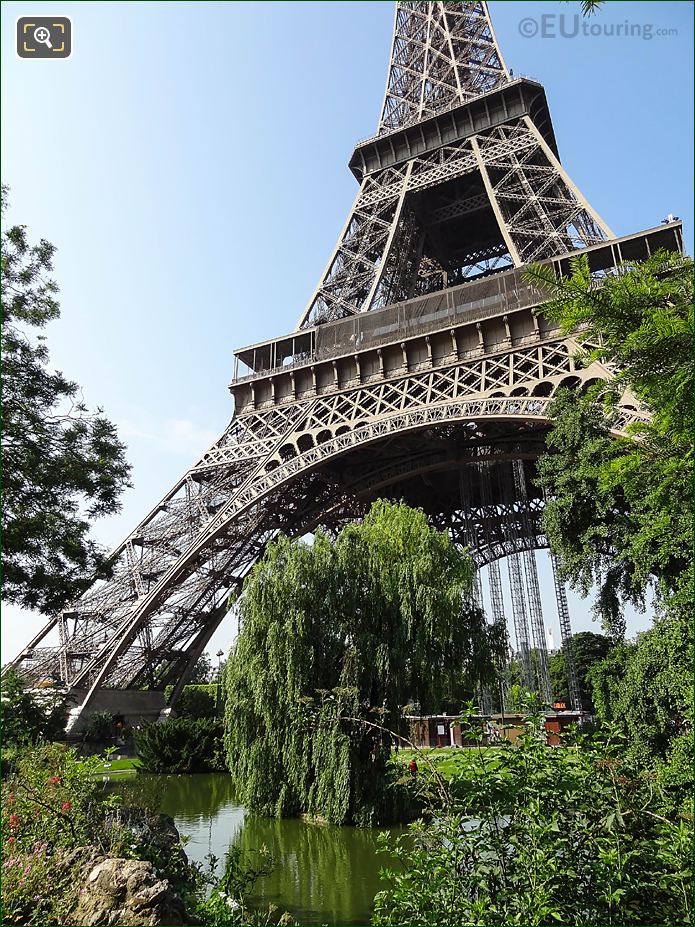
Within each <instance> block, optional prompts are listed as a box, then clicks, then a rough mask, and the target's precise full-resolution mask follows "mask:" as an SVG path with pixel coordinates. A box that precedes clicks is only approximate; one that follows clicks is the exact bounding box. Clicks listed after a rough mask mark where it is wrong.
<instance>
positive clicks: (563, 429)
mask: <svg viewBox="0 0 695 927" xmlns="http://www.w3.org/2000/svg"><path fill="white" fill-rule="evenodd" d="M572 266H573V276H572V277H571V278H570V279H567V280H555V279H554V278H553V276H552V271H551V270H549V269H548V268H534V269H533V271H532V272H531V274H530V276H531V278H532V279H533V280H534V281H535V282H536V283H537V282H541V283H542V284H544V285H545V286H547V287H548V288H549V289H550V290H551V292H552V293H553V294H554V295H555V297H556V299H555V301H554V302H553V303H551V304H549V305H547V306H544V308H543V312H544V313H545V314H547V315H549V316H550V317H551V318H552V319H554V320H555V321H557V322H558V323H559V324H560V325H561V327H562V329H563V330H564V331H566V332H567V333H571V332H574V331H576V330H577V329H579V330H580V332H579V335H578V337H579V338H580V340H581V341H582V342H584V343H586V344H589V345H600V347H596V348H592V349H590V350H587V352H586V354H585V359H586V360H587V361H590V360H595V359H599V360H603V361H604V362H607V363H609V364H611V365H614V366H615V367H616V368H617V369H618V370H619V374H618V376H617V378H616V380H615V381H614V382H613V384H612V385H611V386H605V387H601V388H596V389H594V390H591V391H589V393H588V394H587V395H584V396H577V395H575V394H573V393H571V392H570V391H568V390H564V391H559V392H558V394H557V396H556V398H555V400H554V401H553V403H552V405H551V409H550V411H551V415H552V416H553V419H554V428H553V431H552V432H551V434H550V436H549V438H548V451H547V453H546V454H545V455H544V456H543V457H542V458H541V459H540V461H539V464H538V472H539V482H540V483H541V485H542V486H543V488H544V489H545V490H546V492H547V494H548V497H549V501H548V504H547V506H546V509H545V512H544V516H543V521H544V527H545V531H546V534H547V535H548V538H549V540H550V543H551V546H552V547H553V549H554V550H555V552H556V553H557V554H558V556H559V558H560V564H561V568H562V572H563V573H564V575H565V576H566V577H567V578H568V579H569V581H570V582H571V583H572V584H573V585H574V586H575V588H577V589H579V590H580V591H581V592H582V593H584V594H587V593H588V592H589V590H590V589H591V587H592V586H593V585H594V584H596V585H597V586H598V589H599V595H598V599H597V602H596V609H597V611H598V613H599V614H600V616H601V618H602V620H603V622H604V626H605V628H606V630H607V631H608V632H609V633H610V634H611V635H613V636H614V637H615V638H616V639H620V637H622V634H623V632H624V615H623V608H624V604H625V603H626V602H633V603H634V604H635V605H637V606H638V607H640V606H642V605H643V604H644V603H645V601H646V597H647V593H648V591H649V590H650V589H651V590H652V591H653V593H654V600H655V611H656V617H655V620H654V625H653V627H652V628H651V629H650V630H649V631H648V632H647V633H645V634H644V635H642V636H641V637H640V638H639V640H638V641H637V644H636V646H635V647H634V648H623V649H620V650H617V651H615V652H613V653H611V654H609V655H608V657H607V659H606V662H605V663H604V664H603V665H602V666H600V667H595V668H594V669H593V670H592V671H591V678H592V685H593V687H594V701H595V704H596V708H597V711H598V713H599V715H600V716H601V717H602V718H604V719H609V718H612V719H615V720H616V721H617V722H619V723H620V724H621V725H623V727H624V730H625V731H626V733H627V734H628V736H629V743H630V751H631V754H632V755H633V756H635V757H638V758H639V759H640V761H641V762H642V763H643V764H645V765H649V764H650V763H652V761H654V762H657V763H659V762H662V761H663V760H664V758H665V757H666V756H668V755H670V754H671V752H672V750H673V749H675V746H674V744H673V739H674V738H677V737H680V736H681V735H682V733H683V731H684V730H687V728H688V727H689V726H690V725H691V724H692V582H693V567H692V527H693V523H692V460H693V441H692V428H693V408H692V388H693V359H692V345H693V306H692V292H693V289H692V272H693V266H692V261H691V260H690V259H688V258H682V257H681V256H679V255H672V254H668V255H667V254H664V253H659V254H656V255H654V256H653V257H652V258H650V259H649V260H648V261H645V262H644V263H642V264H639V265H636V266H628V267H625V268H624V272H623V273H621V274H620V275H618V276H615V277H608V278H605V279H604V280H603V281H602V283H601V286H596V285H595V281H593V280H592V278H591V274H590V272H589V269H588V264H587V260H586V257H579V258H577V259H576V260H575V261H574V262H573V265H572ZM580 360H581V358H580ZM626 389H628V390H630V391H631V393H632V395H633V397H635V398H636V399H637V400H638V401H639V402H640V403H641V404H642V405H643V407H644V408H645V409H646V410H647V411H648V412H649V413H650V419H649V421H647V422H644V423H642V424H640V425H639V426H633V434H632V437H630V438H616V437H615V436H613V435H612V434H611V432H610V426H611V422H612V417H613V414H614V408H615V403H616V400H617V398H618V395H619V393H620V392H621V391H623V390H626Z"/></svg>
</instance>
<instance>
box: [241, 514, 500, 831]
mask: <svg viewBox="0 0 695 927" xmlns="http://www.w3.org/2000/svg"><path fill="white" fill-rule="evenodd" d="M472 575H473V564H472V562H471V560H470V558H469V556H468V555H467V554H466V553H465V552H464V551H462V550H461V549H460V548H458V547H457V546H456V545H455V544H453V543H452V541H451V539H450V538H449V537H448V535H447V534H446V533H443V532H439V531H436V530H435V529H433V528H431V527H430V526H429V525H428V523H427V520H426V518H425V515H424V514H423V513H422V512H421V511H416V510H414V509H411V508H409V507H408V506H406V505H404V504H400V505H394V504H390V503H388V502H384V501H380V502H377V503H375V504H374V506H373V507H372V509H371V511H370V513H369V514H368V515H367V517H366V518H365V519H364V521H363V522H362V523H361V524H359V525H351V526H349V527H347V528H345V529H344V530H343V531H342V532H341V533H340V535H339V536H338V538H337V540H336V541H335V542H333V541H331V540H330V539H329V538H328V537H327V536H326V535H324V534H322V533H317V535H316V536H315V538H314V541H313V544H311V545H309V544H306V543H303V542H301V541H291V540H289V539H287V538H285V537H280V538H279V539H278V540H277V541H276V542H274V543H273V544H271V545H270V546H269V547H268V549H267V552H266V554H265V556H264V557H263V559H262V560H261V561H260V562H259V563H258V564H257V565H256V567H255V568H254V570H253V571H252V573H251V574H250V575H249V577H248V579H247V581H246V584H245V588H244V594H243V596H242V599H241V603H240V629H239V636H238V638H237V641H236V645H235V647H234V649H233V651H232V653H231V654H230V658H229V661H228V663H227V668H226V672H225V687H226V695H227V697H226V720H225V744H226V751H227V760H228V765H229V769H230V771H231V773H232V775H233V777H234V779H235V782H236V787H237V790H238V797H239V799H240V800H242V801H243V802H244V803H245V804H246V805H247V807H250V808H253V809H254V810H256V811H259V812H261V813H262V814H269V815H278V816H285V815H296V814H300V813H308V814H311V815H316V816H321V817H323V818H325V819H327V820H329V821H331V822H332V823H348V822H352V823H358V824H372V823H377V822H379V821H384V820H387V819H388V818H389V817H392V816H393V813H394V807H393V800H392V799H393V791H392V790H390V789H389V787H388V785H389V772H388V762H387V761H388V758H389V753H390V738H389V736H388V734H386V733H385V731H384V729H388V730H392V731H397V732H403V728H404V725H405V723H406V722H405V719H404V716H403V708H404V707H405V706H406V705H407V704H409V703H412V702H414V701H417V702H419V703H420V705H421V706H422V709H423V710H425V711H427V710H431V711H436V710H438V709H439V706H440V704H441V701H442V699H443V698H445V697H447V696H450V695H451V693H452V692H455V691H461V690H462V689H465V688H468V689H469V690H470V689H471V688H472V687H473V686H474V685H475V684H476V682H477V681H478V679H480V678H481V677H482V676H485V675H488V674H490V673H491V672H492V660H491V655H492V653H493V652H494V650H495V647H496V642H495V641H494V640H493V639H492V635H493V631H492V629H491V628H489V627H488V625H487V624H486V622H485V619H484V615H483V614H482V612H481V611H480V609H478V608H477V607H475V606H474V605H472V604H471V596H470V590H471V583H472Z"/></svg>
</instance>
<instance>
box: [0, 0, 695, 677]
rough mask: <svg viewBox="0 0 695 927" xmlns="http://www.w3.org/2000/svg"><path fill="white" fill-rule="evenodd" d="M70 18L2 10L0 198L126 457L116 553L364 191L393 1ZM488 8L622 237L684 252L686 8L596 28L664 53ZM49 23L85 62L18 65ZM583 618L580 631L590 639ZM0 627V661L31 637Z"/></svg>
mask: <svg viewBox="0 0 695 927" xmlns="http://www.w3.org/2000/svg"><path fill="white" fill-rule="evenodd" d="M59 7H60V8H59V9H58V10H57V9H56V7H55V4H53V3H49V4H47V3H31V4H27V3H24V2H22V3H17V2H5V3H3V5H2V118H3V130H4V131H3V133H2V179H3V181H4V182H5V183H8V184H9V185H10V186H11V188H12V193H11V203H12V208H11V213H10V216H9V219H10V221H12V222H19V223H23V224H26V225H27V226H28V227H29V230H30V233H31V235H32V236H34V237H35V238H38V237H45V238H47V239H48V240H49V241H51V242H53V243H54V244H56V245H57V247H58V249H59V250H58V254H57V258H56V271H55V276H56V278H57V280H58V282H59V283H60V287H61V304H62V317H61V319H60V320H59V321H57V322H55V323H53V324H52V325H51V326H50V328H49V330H48V343H49V346H50V349H51V354H52V361H53V363H54V365H55V366H56V367H58V368H59V369H62V370H63V371H64V372H65V373H66V374H67V375H69V376H70V377H71V378H73V379H76V380H77V381H78V382H79V383H81V384H82V386H83V390H84V397H85V400H86V401H87V403H88V404H90V405H102V406H103V407H104V408H105V410H106V412H107V414H108V415H109V416H110V417H111V418H112V419H113V420H114V421H115V422H116V423H118V425H119V427H120V431H121V435H122V437H123V438H124V440H125V441H126V442H127V444H128V448H129V450H128V454H129V459H130V460H131V462H132V463H133V481H134V487H133V489H131V490H130V491H129V492H128V493H127V494H126V496H125V498H124V504H123V510H122V512H121V514H119V515H117V516H114V517H112V518H110V519H108V520H104V521H102V522H99V523H97V525H96V526H95V535H96V537H97V538H98V539H99V540H101V541H102V542H103V543H105V544H108V545H109V546H111V545H114V544H116V543H117V542H118V541H119V540H120V539H121V538H122V536H124V535H125V534H126V533H127V532H128V530H129V529H130V528H131V527H133V526H134V524H135V523H136V522H137V521H138V520H139V519H140V518H141V517H142V516H143V515H144V514H145V512H146V511H148V510H149V509H150V508H151V506H152V505H153V504H154V503H155V502H156V501H157V499H159V497H160V496H161V495H163V493H164V492H165V491H166V490H167V488H168V487H169V486H170V485H171V483H173V481H174V480H176V478H177V477H178V476H179V475H180V474H181V473H182V472H183V471H184V470H185V469H186V467H187V466H188V465H189V464H191V463H192V462H193V460H194V459H195V458H196V456H197V455H198V454H199V453H200V452H201V451H202V450H203V449H204V448H205V447H206V446H207V445H208V444H209V443H210V442H211V441H212V440H213V439H214V438H215V437H216V436H217V435H218V434H219V433H220V432H221V431H222V429H223V427H224V426H225V424H226V422H227V420H228V418H229V416H230V414H231V408H232V405H231V399H230V397H229V394H228V392H227V390H226V386H227V383H228V381H229V379H230V376H231V372H232V351H233V349H234V348H236V347H240V346H242V345H244V344H247V343H252V342H256V341H260V340H262V339H265V338H269V337H272V336H274V335H279V334H281V333H283V332H286V331H289V330H291V329H292V328H293V327H294V324H295V322H296V320H297V318H298V316H299V315H300V313H301V311H302V309H303V308H304V306H305V304H306V302H307V299H308V297H309V295H310V293H311V291H312V288H313V286H314V285H315V283H316V280H317V278H318V275H319V274H320V272H321V270H322V269H323V266H324V264H325V261H326V259H327V257H328V255H329V253H330V251H331V249H332V247H333V244H334V241H335V238H336V236H337V234H338V231H339V229H340V227H341V225H342V223H343V221H344V219H345V215H346V212H347V210H348V208H349V206H350V203H351V202H352V199H353V196H354V193H355V181H354V179H353V177H352V175H351V174H350V173H349V171H348V170H347V166H346V165H347V161H348V158H349V156H350V153H351V151H352V147H353V145H354V143H355V141H356V140H358V139H361V138H365V137H368V136H370V135H372V134H373V133H374V131H375V129H376V124H377V119H378V115H379V107H380V104H381V101H382V96H383V89H384V81H385V75H386V67H387V64H388V54H389V47H390V40H391V29H392V20H393V5H392V3H390V2H373V3H353V2H350V3H336V2H331V3H328V2H326V3H320V2H318V3H270V2H263V3H260V2H259V3H253V2H247V3H192V2H191V3H188V2H182V3H176V4H173V3H172V4H163V3H138V2H135V3H90V2H80V3H75V2H65V3H61V4H59ZM490 9H491V14H492V18H493V23H494V26H495V30H496V33H497V38H498V40H499V42H500V45H501V47H502V51H503V54H504V56H505V58H506V61H507V64H508V65H509V66H510V67H512V68H513V69H514V71H515V73H516V74H526V75H528V76H530V77H533V78H536V79H538V80H540V81H541V82H543V83H544V85H545V87H546V92H547V94H548V99H549V102H550V106H551V112H552V115H553V119H554V125H555V133H556V136H557V139H558V144H559V147H560V154H561V157H562V159H563V163H564V164H565V166H566V167H567V169H568V171H569V173H570V175H571V176H572V177H573V179H574V181H575V182H576V183H577V185H578V186H579V187H580V189H582V190H583V192H584V193H585V194H586V196H587V197H588V199H589V201H590V202H591V203H592V205H593V206H594V207H595V208H596V209H597V211H598V212H599V213H600V214H601V215H602V216H603V217H604V218H605V219H606V221H607V222H608V223H609V225H611V226H612V228H613V230H614V231H615V233H616V234H618V235H620V234H627V233H630V232H634V231H638V230H640V229H644V228H648V227H651V226H654V225H658V224H659V221H660V220H661V219H662V218H664V217H665V216H666V214H667V213H669V212H672V213H675V214H676V215H679V216H681V217H682V218H683V219H684V220H685V224H686V232H687V240H688V242H689V251H690V252H691V253H692V247H691V242H692V229H693V222H692V199H693V197H692V134H693V133H692V120H691V113H692V108H693V107H692V86H693V80H692V77H693V75H692V59H693V39H692V37H693V6H692V4H690V3H682V2H659V3H657V2H645V3H631V2H621V3H618V2H615V0H612V2H611V0H609V2H608V3H607V4H606V5H605V7H604V8H603V9H602V11H601V12H600V13H599V14H598V15H597V16H596V17H594V18H593V19H592V20H591V22H592V23H596V24H611V23H612V24H617V23H625V22H626V21H627V22H628V23H629V24H630V25H632V26H639V27H640V30H641V31H643V30H642V27H643V26H644V25H645V24H647V25H651V26H653V30H654V31H656V29H662V30H668V31H669V33H670V34H668V35H661V36H657V35H655V36H654V37H653V38H652V39H651V40H647V39H644V38H641V37H639V36H633V37H627V38H626V37H620V38H616V37H615V36H614V37H609V36H607V35H600V36H590V35H589V36H578V37H576V38H573V39H570V38H560V37H558V38H540V37H536V38H531V39H529V38H524V37H523V36H522V35H521V34H520V29H519V24H520V21H521V20H522V19H525V18H528V17H531V18H533V19H534V20H539V18H540V16H541V15H543V14H554V15H556V16H559V15H560V14H564V16H565V17H566V28H565V31H569V30H570V29H571V21H570V20H571V17H573V16H574V15H575V14H577V13H578V11H579V4H578V3H575V2H571V3H559V2H557V3H556V2H547V3H526V2H519V3H516V2H514V3H513V2H504V3H502V2H492V3H491V4H490ZM56 13H60V15H67V16H70V17H72V21H73V28H74V40H73V55H72V58H70V59H69V60H67V61H25V60H19V59H18V58H17V57H16V56H15V53H14V24H15V19H16V17H17V16H22V15H52V14H53V15H54V14H56ZM674 30H675V34H674ZM558 31H559V30H558ZM549 595H550V592H549V588H548V586H547V582H546V583H545V585H544V596H545V597H546V599H548V596H549ZM571 604H572V610H573V621H574V625H575V628H577V629H581V628H590V627H593V628H594V629H595V630H598V629H597V628H596V626H595V625H592V624H591V619H590V617H589V613H588V606H587V604H586V603H582V602H579V601H578V600H576V599H574V598H573V600H572V603H571ZM3 618H4V620H3V627H2V643H3V659H4V660H6V659H8V658H10V657H11V656H12V655H13V654H14V653H15V652H16V651H17V650H18V649H19V647H20V646H21V645H22V644H23V643H24V642H25V641H26V640H27V639H28V637H29V636H30V634H31V633H33V630H34V628H35V627H36V626H37V625H38V624H39V623H40V619H39V620H38V621H37V619H36V618H35V617H32V616H29V615H27V614H26V613H20V612H19V610H17V609H14V608H11V607H8V608H7V609H6V610H5V612H4V616H3ZM642 626H644V619H643V618H640V617H634V616H633V617H632V618H631V621H630V628H631V630H633V631H634V630H635V629H637V628H638V627H642ZM230 639H231V629H229V628H227V629H225V631H224V632H223V634H222V636H221V638H217V639H216V640H213V649H215V650H216V649H217V646H219V644H218V641H222V643H223V644H224V646H226V645H227V644H228V642H229V640H230Z"/></svg>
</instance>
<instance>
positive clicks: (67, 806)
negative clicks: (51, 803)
mask: <svg viewBox="0 0 695 927" xmlns="http://www.w3.org/2000/svg"><path fill="white" fill-rule="evenodd" d="M71 808H72V802H71V801H64V802H63V804H62V805H61V806H60V810H61V811H69V810H70V809H71Z"/></svg>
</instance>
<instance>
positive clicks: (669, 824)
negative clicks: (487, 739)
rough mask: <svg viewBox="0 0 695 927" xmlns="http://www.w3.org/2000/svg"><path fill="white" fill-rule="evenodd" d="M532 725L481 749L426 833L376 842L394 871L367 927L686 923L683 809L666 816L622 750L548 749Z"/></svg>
mask: <svg viewBox="0 0 695 927" xmlns="http://www.w3.org/2000/svg"><path fill="white" fill-rule="evenodd" d="M539 721H540V718H532V719H530V721H529V726H528V732H527V734H526V735H525V736H524V737H523V738H522V739H521V741H520V742H519V744H518V745H517V746H516V747H512V746H510V745H502V746H500V747H497V748H495V749H494V750H486V749H481V750H480V751H479V754H478V758H479V762H478V763H468V764H466V768H465V771H463V773H462V776H463V777H464V778H465V780H466V781H465V782H464V783H463V786H464V787H463V788H456V786H457V783H456V782H455V781H454V782H452V784H451V790H450V792H451V795H450V797H449V798H448V800H446V801H445V808H444V810H443V811H441V812H439V813H437V814H435V815H434V817H433V820H432V821H431V822H430V823H428V824H425V823H422V822H420V823H418V824H416V825H413V826H412V827H411V828H410V831H409V833H408V835H407V836H406V837H400V838H398V839H397V840H396V841H390V840H389V839H388V838H386V839H385V840H384V843H385V844H387V845H389V844H390V846H389V850H390V852H391V854H392V855H393V856H395V857H396V858H397V859H398V860H399V861H400V863H401V865H400V866H399V867H398V869H396V870H391V871H386V873H385V876H386V882H387V885H388V888H387V889H386V891H384V892H382V893H381V894H380V895H377V898H376V901H375V915H374V918H373V923H374V924H376V925H385V924H397V925H401V924H441V925H451V924H480V925H483V924H499V925H506V924H529V925H536V924H537V925H540V924H553V923H559V924H577V925H579V924H586V925H605V924H689V923H690V922H691V918H692V870H691V824H692V803H691V804H690V808H689V809H688V811H687V812H686V813H684V814H681V813H678V812H677V811H674V810H673V809H672V808H671V807H670V806H669V800H668V797H667V796H666V795H665V794H664V790H663V789H662V788H661V786H660V784H659V782H658V781H654V780H653V779H650V780H645V779H644V777H643V776H642V775H640V773H639V772H638V770H637V769H636V768H635V767H634V765H633V764H632V763H631V762H630V761H629V759H626V757H625V751H624V745H623V744H622V742H621V741H620V740H617V741H613V742H608V743H605V742H603V741H601V740H599V739H596V738H594V739H589V738H587V737H585V738H582V739H581V740H578V741H577V743H576V745H568V746H565V747H562V748H559V749H549V748H548V747H547V746H545V744H544V742H543V741H544V738H540V737H538V736H537V733H536V732H537V729H538V723H539ZM473 733H474V732H472V731H471V735H470V736H472V735H473ZM453 794H456V795H457V796H458V797H456V798H454V797H452V795H453Z"/></svg>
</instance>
